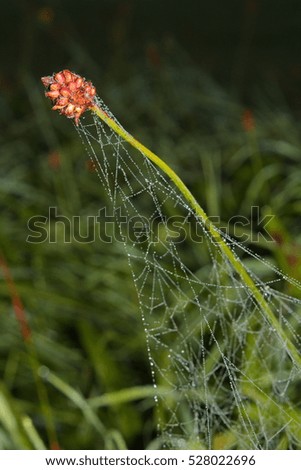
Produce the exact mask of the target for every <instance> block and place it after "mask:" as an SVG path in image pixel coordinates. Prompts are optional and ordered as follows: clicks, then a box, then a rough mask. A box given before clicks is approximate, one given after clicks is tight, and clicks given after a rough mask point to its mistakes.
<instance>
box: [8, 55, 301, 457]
mask: <svg viewBox="0 0 301 470" xmlns="http://www.w3.org/2000/svg"><path fill="white" fill-rule="evenodd" d="M166 54H167V53H166ZM161 63H163V64H164V65H159V64H158V63H152V61H146V62H143V63H133V64H131V65H128V66H127V70H126V73H125V75H124V77H123V79H122V80H118V79H117V77H115V75H114V73H116V72H115V71H114V66H113V65H112V70H111V71H108V72H107V74H106V76H105V77H104V79H103V80H101V81H100V77H92V75H91V74H89V70H87V71H85V75H86V76H87V77H88V78H93V82H94V83H95V85H96V87H97V88H98V89H99V90H100V93H101V95H102V97H103V98H104V100H105V102H106V103H107V104H108V105H109V107H110V109H111V110H112V112H113V113H114V114H115V115H116V116H117V118H118V119H119V120H120V121H121V122H122V124H124V125H125V127H126V128H127V129H128V130H129V131H130V132H132V133H133V134H134V135H135V136H137V137H138V138H139V140H141V141H142V142H143V143H145V144H146V145H147V146H149V147H150V148H152V149H154V150H155V151H156V152H157V153H158V154H159V155H162V156H163V157H164V158H166V161H167V162H168V163H169V164H170V165H171V166H172V167H173V168H174V169H175V170H176V171H178V172H179V173H180V174H181V177H182V179H183V180H184V181H185V183H187V185H188V186H189V188H190V189H191V191H192V192H193V194H194V195H195V196H196V198H197V199H198V200H199V201H200V203H201V205H202V206H203V207H204V208H205V210H206V211H207V213H208V214H209V215H211V216H217V215H220V216H221V218H222V220H221V225H222V226H223V225H224V222H227V221H228V220H229V219H231V217H232V216H233V215H241V216H244V217H247V218H249V217H250V210H251V206H254V205H256V206H259V207H260V211H261V214H262V215H264V214H272V215H274V216H275V217H274V219H273V222H272V223H271V227H270V228H271V230H272V232H273V236H274V238H275V240H276V242H275V243H266V242H265V241H264V240H263V239H261V238H259V242H258V243H257V244H252V243H251V247H252V249H253V250H255V251H257V252H259V253H260V254H262V255H263V256H264V257H265V258H267V259H268V260H269V261H271V262H272V263H274V264H276V266H278V267H279V268H280V269H282V270H283V271H284V272H286V273H287V274H288V275H290V276H293V277H295V278H297V279H299V280H300V279H301V272H300V270H301V268H300V265H301V264H300V262H301V253H300V244H301V237H300V224H301V218H300V214H301V204H300V194H301V178H300V176H301V175H300V173H301V170H300V165H299V163H300V160H301V134H300V122H299V121H297V120H296V119H295V117H294V115H293V113H292V111H291V110H290V109H289V108H288V107H287V106H286V104H285V102H284V99H283V97H282V96H281V93H280V91H279V90H274V92H273V93H271V96H268V95H267V94H264V93H261V94H260V95H259V96H258V97H257V98H256V99H254V103H255V104H254V105H253V106H252V108H248V109H246V107H245V106H244V105H243V104H242V103H240V102H238V101H237V100H236V99H235V98H233V96H231V94H230V93H229V92H227V91H226V90H224V89H223V88H222V87H220V86H219V85H217V84H216V83H215V82H213V81H212V80H211V79H210V77H208V76H206V75H204V74H203V73H202V72H201V71H200V70H198V68H197V67H195V66H194V65H193V64H192V63H191V62H190V61H189V60H188V59H187V57H186V56H185V54H184V53H183V52H182V51H181V50H180V49H177V50H174V52H170V51H169V52H168V54H167V56H166V57H164V60H162V62H161ZM49 72H51V71H49ZM24 91H25V92H26V96H24V97H23V101H22V107H23V109H25V110H26V111H25V113H24V112H23V114H22V117H20V118H16V119H15V120H14V119H11V120H10V121H8V122H7V123H6V132H5V134H3V135H2V137H1V140H0V146H1V176H0V198H1V199H0V207H1V226H0V246H1V252H2V255H3V256H4V258H5V260H6V263H7V265H8V266H9V269H10V271H11V274H12V277H13V279H14V282H15V285H16V290H17V292H18V295H19V296H20V298H21V299H22V302H23V305H24V308H25V312H26V316H27V318H28V322H29V325H30V328H31V330H32V338H33V341H32V342H33V346H31V347H28V346H26V344H25V343H24V340H23V338H22V335H21V333H20V329H19V325H18V322H17V321H16V318H15V315H14V311H13V306H12V300H11V297H10V295H9V290H8V285H7V282H6V280H5V277H4V276H3V273H0V305H1V317H0V322H1V323H0V328H1V342H0V368H1V377H2V378H1V386H0V400H1V403H0V410H1V411H0V448H2V449H24V448H43V446H45V447H46V448H49V447H51V446H55V439H57V440H58V443H59V445H60V446H61V447H62V448H66V449H98V448H104V449H114V448H125V447H128V448H146V447H149V448H156V447H157V446H160V442H159V441H158V439H157V434H156V425H157V423H156V420H157V417H156V409H155V407H154V400H153V396H154V390H153V388H152V385H151V383H152V382H151V374H150V369H149V364H148V358H147V352H146V344H145V334H144V331H143V326H142V322H141V318H140V314H139V308H138V301H137V295H136V292H135V288H134V285H133V282H132V277H131V272H130V269H129V266H128V261H127V257H126V256H125V253H124V250H123V245H122V244H121V243H118V242H115V243H112V244H107V243H102V242H100V241H96V242H93V243H90V244H80V243H77V242H76V241H74V240H73V241H72V242H71V243H69V244H66V243H64V239H63V233H62V232H58V239H57V242H56V243H53V244H50V243H47V242H46V243H40V244H30V243H28V242H27V241H26V240H27V236H28V235H29V230H28V226H27V224H28V220H29V219H30V217H32V216H35V215H41V216H46V217H48V211H49V207H54V206H56V207H57V208H58V213H59V214H64V215H66V216H72V215H80V216H81V218H82V220H83V221H85V220H86V216H88V215H91V214H92V215H96V214H97V213H98V210H99V209H100V208H102V207H105V206H107V205H108V201H107V199H106V195H105V192H104V188H102V187H101V185H100V184H99V181H98V179H97V177H96V174H95V173H94V172H93V171H92V170H91V166H90V165H89V163H88V162H87V156H86V155H85V151H84V149H83V147H82V145H81V142H80V139H79V137H78V135H77V133H76V132H75V130H74V129H73V126H72V123H71V122H70V121H67V120H66V119H64V118H62V117H61V116H56V115H55V114H54V113H51V111H50V107H49V103H48V102H46V100H45V98H44V96H43V90H42V87H41V86H40V84H39V78H38V77H32V76H30V75H25V76H24ZM84 223H85V222H84ZM83 226H84V227H85V225H83ZM231 229H234V227H233V226H231V223H230V227H229V230H230V231H231ZM48 230H49V231H53V230H55V221H54V220H52V221H50V222H49V228H48ZM83 231H84V230H83ZM195 250H196V247H194V246H193V244H191V250H190V251H189V252H188V253H187V258H188V259H187V262H188V264H191V265H192V266H194V262H195V259H197V258H198V257H196V253H195ZM207 262H209V261H208V260H205V263H207ZM195 269H204V272H205V270H206V265H204V266H195ZM261 275H262V278H263V279H264V278H265V275H266V273H265V272H262V273H261ZM283 289H284V291H285V292H287V293H288V294H291V295H298V292H296V291H295V290H294V289H293V288H290V287H289V286H286V285H284V286H283ZM39 388H40V392H39ZM41 390H42V392H41ZM45 393H46V394H47V398H46V395H45ZM296 400H297V399H296ZM297 404H298V403H297ZM45 415H48V418H47V419H48V425H47V424H46V423H47V419H45ZM51 422H52V423H54V427H55V429H56V437H55V436H54V435H53V433H51V429H50V428H51V426H52V425H51ZM49 423H50V424H49ZM284 445H285V444H284Z"/></svg>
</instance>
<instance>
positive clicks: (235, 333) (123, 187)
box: [78, 99, 301, 449]
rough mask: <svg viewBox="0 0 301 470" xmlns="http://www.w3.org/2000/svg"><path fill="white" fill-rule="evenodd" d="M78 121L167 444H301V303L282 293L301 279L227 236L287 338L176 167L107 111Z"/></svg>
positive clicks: (161, 433)
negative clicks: (111, 123) (169, 167)
mask: <svg viewBox="0 0 301 470" xmlns="http://www.w3.org/2000/svg"><path fill="white" fill-rule="evenodd" d="M98 105H99V106H100V107H101V108H102V109H104V110H105V111H106V113H108V115H109V116H111V117H112V118H113V119H115V118H114V117H113V116H112V115H111V113H110V111H109V110H108V109H107V108H106V107H105V105H104V104H103V102H102V101H101V100H99V99H98ZM78 131H79V133H80V136H81V138H82V140H83V142H84V145H85V147H86V149H87V151H88V153H89V156H90V158H91V159H92V160H93V162H94V165H95V169H96V171H97V173H98V176H99V179H100V180H101V184H102V186H103V188H104V189H105V191H106V193H107V195H108V201H107V203H108V205H109V206H110V209H111V210H113V211H114V214H115V216H116V227H118V230H119V233H120V236H121V238H122V240H123V243H124V246H125V250H126V254H127V256H128V259H129V264H130V267H131V271H132V273H133V279H134V283H135V286H136V290H137V294H138V300H139V307H140V312H141V316H142V321H143V327H144V330H145V335H146V344H147V352H148V357H149V363H150V369H151V375H152V380H153V384H154V387H155V389H156V392H155V395H156V397H155V402H156V403H155V413H156V419H157V423H158V435H159V437H160V439H161V442H162V447H165V448H190V449H193V448H205V449H212V448H216V449H221V448H235V449H277V448H278V449H281V448H284V449H287V448H288V449H296V448H297V449H298V448H299V449H300V448H301V419H300V417H301V409H300V396H301V394H300V390H301V388H300V387H301V372H300V362H299V363H298V362H297V361H296V359H295V358H294V357H293V356H292V354H291V351H290V347H289V344H288V342H291V343H292V344H293V345H294V347H295V348H296V349H297V350H298V351H300V344H301V341H300V333H301V302H300V301H299V300H297V299H295V298H293V297H290V296H288V295H286V294H284V293H281V292H285V286H286V285H287V283H295V286H296V287H298V286H297V282H295V281H293V280H291V279H288V278H287V277H286V276H285V275H284V274H283V273H281V272H279V271H278V270H277V269H276V268H274V267H273V266H270V265H268V264H267V262H265V261H264V260H263V259H262V258H261V257H260V256H258V255H255V254H253V253H252V252H251V251H250V250H249V249H248V248H246V247H244V246H242V245H240V244H239V243H237V242H236V241H235V240H233V239H231V238H230V237H229V236H228V235H226V234H225V235H223V237H224V240H225V241H226V242H227V244H228V246H229V247H230V249H231V250H232V252H233V253H234V254H235V256H236V257H237V258H239V259H241V260H242V262H243V263H244V265H245V267H246V269H247V271H248V273H249V274H250V276H251V278H252V279H253V281H254V282H255V284H256V286H257V288H258V289H259V291H260V292H261V293H262V295H263V296H264V298H265V300H266V301H267V302H268V304H269V306H270V308H271V309H272V311H273V314H274V316H275V317H276V319H277V322H278V325H279V328H280V329H281V330H282V331H283V332H284V334H285V337H286V338H287V340H288V341H286V340H285V337H284V336H283V335H280V334H279V330H278V328H275V325H271V323H270V321H269V319H268V318H267V316H266V314H265V311H264V309H263V308H262V307H261V306H260V305H259V303H258V302H257V301H256V300H255V299H254V297H253V293H252V292H251V291H250V289H249V288H248V287H247V286H246V285H245V283H244V282H243V281H242V279H241V277H240V276H239V275H238V274H237V272H236V271H235V270H234V268H233V266H232V264H231V263H230V262H229V259H228V258H227V257H226V256H225V254H224V253H223V250H221V248H220V246H219V244H218V243H216V242H215V241H214V240H213V239H212V236H211V235H210V233H209V232H208V230H207V228H206V227H205V226H204V224H203V223H202V221H201V220H200V219H199V218H198V217H197V216H196V215H195V213H194V211H193V210H192V209H191V208H190V207H189V205H188V203H187V202H186V200H185V199H184V198H183V196H182V195H181V193H180V192H179V190H178V189H177V188H176V187H175V186H174V185H173V183H172V182H171V181H170V180H169V178H168V177H167V176H165V175H164V174H163V173H162V171H161V170H160V169H158V168H157V167H156V166H155V165H154V164H153V163H152V162H151V161H149V159H148V158H147V157H146V156H145V155H144V154H143V153H141V152H138V151H136V150H135V149H133V148H132V147H131V146H130V145H129V144H128V143H126V142H125V141H123V139H122V138H120V137H119V136H118V135H117V134H115V132H113V131H112V130H111V129H110V128H109V127H108V126H107V125H106V124H104V123H103V122H102V121H101V120H100V119H99V118H98V117H97V116H94V117H86V118H85V119H84V120H82V122H81V124H80V125H79V127H78ZM192 259H193V262H192V261H191V260H192ZM251 265H253V267H254V269H253V271H251V269H250V267H249V266H251ZM261 266H264V268H265V273H266V272H267V271H269V274H268V275H267V274H265V278H264V280H262V279H260V277H259V274H260V271H261V269H260V267H261ZM116 288H118V287H116ZM137 308H138V306H137Z"/></svg>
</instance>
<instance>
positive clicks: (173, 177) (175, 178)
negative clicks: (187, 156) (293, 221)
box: [91, 105, 301, 368]
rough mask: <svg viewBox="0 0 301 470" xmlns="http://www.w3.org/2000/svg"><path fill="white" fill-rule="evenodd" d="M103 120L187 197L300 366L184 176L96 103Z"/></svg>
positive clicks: (300, 361)
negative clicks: (184, 179)
mask: <svg viewBox="0 0 301 470" xmlns="http://www.w3.org/2000/svg"><path fill="white" fill-rule="evenodd" d="M91 111H93V112H94V113H95V114H96V115H97V116H98V117H99V118H100V119H102V120H103V121H104V122H105V123H106V124H107V125H108V126H109V127H110V128H111V129H112V130H113V131H114V132H116V134H118V135H119V136H120V137H121V138H123V139H124V140H125V141H127V142H128V143H129V144H131V145H132V146H133V147H134V148H135V149H137V150H139V151H140V152H141V153H142V154H143V155H145V156H146V157H147V158H148V159H149V160H151V161H152V162H153V163H154V164H155V165H156V166H158V167H159V168H160V169H161V170H162V171H163V172H164V173H165V174H166V175H167V176H168V177H169V178H170V179H171V181H172V182H173V183H174V184H175V185H176V186H177V188H178V189H179V191H180V192H181V194H182V195H183V196H184V198H185V199H186V201H187V202H188V203H189V205H190V207H191V208H192V209H193V210H194V212H195V213H196V214H197V216H198V217H199V218H200V220H201V221H202V223H203V224H204V225H205V226H206V228H207V230H208V231H209V233H210V234H211V236H212V237H213V239H214V240H215V241H216V242H217V243H218V245H219V247H220V249H221V251H222V252H223V253H224V254H225V255H226V257H227V259H228V260H229V262H230V263H231V265H232V267H233V268H234V270H235V271H236V272H237V273H238V274H239V276H240V277H241V279H242V281H243V283H244V284H245V285H246V286H247V287H248V288H249V290H250V291H251V293H252V295H253V297H254V299H255V300H256V302H257V304H258V306H259V308H260V309H261V310H262V312H263V313H264V314H265V315H266V318H267V319H268V321H269V323H270V325H271V326H272V327H273V328H274V329H275V330H276V331H277V333H278V336H279V337H280V338H281V340H282V341H283V342H284V344H285V345H286V347H287V352H288V354H289V355H290V357H291V359H292V361H293V362H294V363H295V364H296V365H298V366H299V367H300V368H301V356H300V353H299V351H298V350H297V348H296V347H295V345H294V344H293V343H292V341H291V340H290V339H289V338H288V337H287V335H286V333H285V331H284V330H283V328H282V326H281V325H280V323H279V321H278V320H277V318H276V317H275V315H274V313H273V311H272V309H271V308H270V306H269V304H268V303H267V301H266V300H265V298H264V296H263V294H262V293H261V292H260V290H259V289H258V287H257V286H256V284H255V283H254V281H253V279H252V278H251V276H250V275H249V273H248V271H247V270H246V268H245V267H244V265H243V264H242V262H241V261H240V260H239V259H238V258H237V257H236V256H235V255H234V253H233V252H232V250H231V249H230V248H229V246H228V245H227V243H226V242H225V241H224V240H223V238H222V236H221V234H220V232H219V231H218V230H217V228H216V227H215V225H214V224H213V223H212V222H211V221H210V219H209V218H208V216H207V214H206V213H205V211H204V210H203V209H202V207H201V206H200V205H199V203H198V202H197V201H196V199H195V198H194V196H193V195H192V194H191V192H190V191H189V189H188V188H187V186H186V185H185V184H184V183H183V181H182V180H181V178H179V176H178V175H177V174H176V173H175V172H174V170H172V169H171V168H170V167H169V166H168V165H167V164H166V163H165V162H164V161H163V160H161V158H160V157H158V156H157V155H156V154H155V153H154V152H152V151H151V150H149V149H148V148H147V147H145V146H144V145H143V144H141V143H140V142H139V141H138V140H137V139H135V138H134V137H133V136H132V135H131V134H129V133H128V132H127V131H125V130H124V129H123V128H122V127H121V126H120V125H119V124H118V123H117V122H116V121H114V119H112V118H111V117H109V116H108V115H107V114H106V113H105V112H104V111H103V110H102V109H101V108H99V107H98V106H96V105H95V106H93V107H92V108H91Z"/></svg>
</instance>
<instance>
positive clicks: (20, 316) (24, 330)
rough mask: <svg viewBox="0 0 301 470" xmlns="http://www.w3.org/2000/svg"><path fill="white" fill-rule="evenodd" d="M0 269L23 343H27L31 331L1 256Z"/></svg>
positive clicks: (8, 270)
mask: <svg viewBox="0 0 301 470" xmlns="http://www.w3.org/2000/svg"><path fill="white" fill-rule="evenodd" d="M0 267H1V268H2V272H3V278H4V281H5V283H6V285H7V288H8V291H9V294H10V297H11V301H12V306H13V309H14V312H15V315H16V318H17V321H18V323H19V325H20V329H21V334H22V337H23V339H24V341H26V342H27V341H29V340H30V338H31V330H30V327H29V325H28V321H27V318H26V314H25V310H24V306H23V304H22V301H21V299H20V297H19V294H18V292H17V288H16V285H15V283H14V280H13V278H12V275H11V272H10V269H9V267H8V265H7V262H6V261H5V259H4V258H3V256H2V255H0Z"/></svg>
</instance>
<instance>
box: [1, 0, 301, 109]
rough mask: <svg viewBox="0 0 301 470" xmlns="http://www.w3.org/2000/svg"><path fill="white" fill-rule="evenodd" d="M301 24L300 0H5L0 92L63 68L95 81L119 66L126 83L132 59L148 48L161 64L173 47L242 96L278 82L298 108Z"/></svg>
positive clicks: (15, 91)
mask: <svg viewBox="0 0 301 470" xmlns="http://www.w3.org/2000/svg"><path fill="white" fill-rule="evenodd" d="M300 30H301V4H300V2H299V1H298V0H295V1H293V0H289V1H284V0H282V1H272V0H263V1H259V0H258V1H257V0H245V1H244V0H229V1H223V0H213V1H210V2H209V1H208V2H207V1H204V0H199V1H196V0H195V1H192V0H187V1H185V2H180V1H171V0H164V1H159V0H123V1H117V0H99V1H96V0H86V1H75V0H73V1H71V0H64V1H55V0H49V1H47V2H44V1H40V2H39V1H24V0H20V1H16V0H13V1H10V2H2V6H1V37H2V40H1V56H0V60H1V75H0V80H1V82H0V83H1V92H2V93H4V94H5V95H6V96H8V99H9V100H12V101H15V100H16V99H18V100H19V99H22V95H21V93H22V91H21V90H22V80H23V78H24V74H25V73H30V74H32V75H33V76H34V77H39V76H41V75H45V74H48V73H51V72H52V71H54V70H59V69H62V68H64V67H70V68H76V70H77V71H79V72H85V73H87V70H88V71H89V72H90V74H93V77H92V78H94V80H95V76H97V80H98V85H99V84H101V80H102V77H103V76H106V74H107V73H111V74H112V65H113V64H114V66H115V68H116V67H117V71H116V74H115V75H114V80H118V79H119V80H122V77H124V76H125V75H127V74H129V73H132V72H133V68H131V67H130V64H131V63H132V62H133V61H137V60H141V61H143V60H149V57H148V55H149V54H150V53H153V56H155V55H156V56H157V57H153V60H156V59H157V60H158V61H159V60H161V61H162V57H161V52H162V49H164V48H168V47H172V45H173V47H177V46H180V47H181V48H184V49H185V50H186V51H187V52H188V53H189V56H190V58H191V60H192V61H194V62H196V63H197V64H199V65H200V67H202V68H203V70H205V71H206V72H208V73H210V74H211V75H212V76H213V77H214V78H216V79H217V80H218V81H219V82H220V83H222V84H223V85H226V86H227V87H228V88H230V89H232V91H233V93H235V94H236V95H239V96H241V97H243V99H245V100H250V99H251V96H252V93H253V91H254V88H255V87H256V86H263V83H266V82H269V83H270V82H273V81H275V82H277V83H278V84H280V86H281V89H282V90H283V91H284V93H285V95H286V96H287V98H288V99H289V101H290V102H291V103H292V104H293V105H294V107H296V108H299V107H300V104H301V101H300V96H301V95H300V81H301V65H300V49H301V47H300ZM20 105H21V103H19V106H18V104H15V108H16V109H15V110H16V113H18V114H19V113H21V110H22V107H21V106H20ZM23 105H24V103H23ZM24 111H25V112H26V110H24V109H23V112H24Z"/></svg>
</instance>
